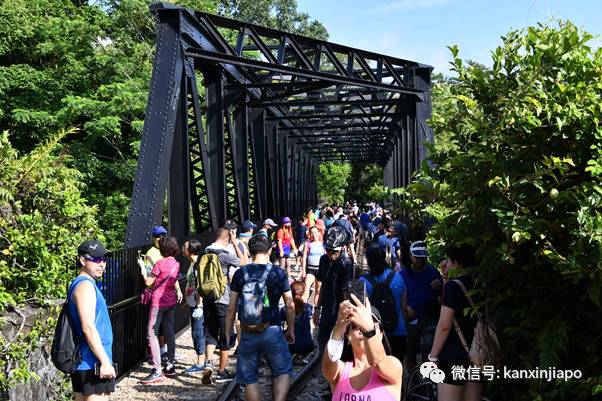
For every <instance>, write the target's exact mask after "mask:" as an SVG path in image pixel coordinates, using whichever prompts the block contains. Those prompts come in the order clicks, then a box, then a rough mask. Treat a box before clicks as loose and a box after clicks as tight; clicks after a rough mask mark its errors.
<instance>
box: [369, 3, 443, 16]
mask: <svg viewBox="0 0 602 401" xmlns="http://www.w3.org/2000/svg"><path fill="white" fill-rule="evenodd" d="M452 1H454V0H397V1H394V2H392V3H388V4H385V5H382V6H380V7H377V8H375V9H374V10H373V11H372V13H374V14H384V13H388V12H390V11H396V10H417V9H421V8H431V7H436V6H440V5H443V4H447V3H451V2H452Z"/></svg>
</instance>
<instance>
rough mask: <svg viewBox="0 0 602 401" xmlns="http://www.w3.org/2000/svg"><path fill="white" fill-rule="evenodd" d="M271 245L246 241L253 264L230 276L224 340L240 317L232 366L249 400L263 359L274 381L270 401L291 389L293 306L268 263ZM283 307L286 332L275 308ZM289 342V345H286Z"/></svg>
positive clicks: (259, 238)
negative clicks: (239, 330)
mask: <svg viewBox="0 0 602 401" xmlns="http://www.w3.org/2000/svg"><path fill="white" fill-rule="evenodd" d="M271 249H272V241H271V240H270V239H269V238H266V237H265V236H263V235H255V236H253V237H252V238H251V239H250V240H249V251H250V253H251V255H252V258H253V263H251V264H249V265H246V266H243V267H242V268H240V269H239V270H237V271H236V273H234V277H233V278H232V284H231V285H230V288H231V292H230V303H229V305H228V312H227V315H226V337H227V339H228V340H229V336H230V331H231V329H232V325H233V323H234V318H235V315H236V314H237V312H238V319H239V320H240V326H241V335H240V344H239V347H238V358H237V364H236V381H237V382H238V383H239V384H240V385H242V386H245V397H246V399H247V400H249V401H260V400H261V393H260V391H259V386H258V384H257V378H258V374H259V360H260V358H261V357H262V355H263V358H264V359H265V360H266V362H267V364H268V366H269V367H270V370H271V372H272V377H274V384H273V389H274V400H275V401H284V400H286V398H287V394H288V390H289V387H290V375H291V374H292V369H293V368H292V361H291V355H290V353H289V349H288V344H293V343H294V342H295V304H294V302H293V296H292V293H291V289H290V286H289V283H288V278H287V276H286V273H285V272H284V270H282V269H279V268H274V267H272V265H271V264H270V253H271ZM280 298H282V299H283V301H284V303H285V305H286V320H287V329H286V332H285V333H284V334H283V332H282V328H281V326H280V313H279V309H278V303H279V300H280ZM287 342H288V344H287Z"/></svg>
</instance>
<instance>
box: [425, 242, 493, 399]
mask: <svg viewBox="0 0 602 401" xmlns="http://www.w3.org/2000/svg"><path fill="white" fill-rule="evenodd" d="M446 253H447V256H448V258H449V262H448V263H449V264H451V269H452V270H455V273H456V274H455V276H456V278H455V279H454V280H449V281H447V283H445V288H444V290H443V299H442V301H441V314H440V317H439V322H438V323H437V329H436V331H435V339H434V341H433V346H432V348H431V352H430V354H429V355H428V359H429V361H430V362H434V363H436V364H437V367H438V368H439V369H441V370H442V371H443V372H444V373H445V378H444V379H443V383H439V384H437V399H438V400H439V401H480V400H481V394H482V393H483V382H482V381H483V379H482V377H481V375H480V374H477V375H476V377H474V376H473V375H468V374H466V375H463V374H460V375H457V376H461V377H454V375H452V369H454V368H455V369H459V370H461V371H463V372H466V371H467V370H468V369H469V368H470V367H471V366H472V365H473V363H472V362H471V361H470V359H469V355H468V351H467V349H468V348H469V347H470V344H471V343H472V341H473V335H474V330H475V326H476V324H477V320H478V319H477V317H475V316H472V315H470V314H466V313H465V312H464V311H465V310H466V309H467V308H470V307H471V301H472V296H470V295H468V291H470V290H471V289H473V288H474V286H475V285H474V279H473V278H472V277H471V276H470V273H469V271H468V270H467V269H468V268H471V267H474V266H476V264H477V263H476V259H475V251H474V248H473V247H472V246H471V245H469V244H462V245H460V246H459V247H456V246H450V247H449V248H448V249H447V251H446ZM477 302H478V299H477ZM460 336H461V337H460ZM477 372H480V371H479V370H477ZM471 376H472V377H471Z"/></svg>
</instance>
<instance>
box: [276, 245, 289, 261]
mask: <svg viewBox="0 0 602 401" xmlns="http://www.w3.org/2000/svg"><path fill="white" fill-rule="evenodd" d="M276 249H278V248H276ZM282 251H283V253H284V254H283V255H280V251H278V252H277V253H278V257H279V258H290V256H291V247H290V245H289V246H286V245H283V246H282Z"/></svg>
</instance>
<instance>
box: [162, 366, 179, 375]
mask: <svg viewBox="0 0 602 401" xmlns="http://www.w3.org/2000/svg"><path fill="white" fill-rule="evenodd" d="M163 374H164V375H165V376H167V377H174V376H175V375H176V374H177V373H176V368H174V366H173V363H170V364H169V365H167V366H166V367H165V370H164V371H163Z"/></svg>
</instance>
